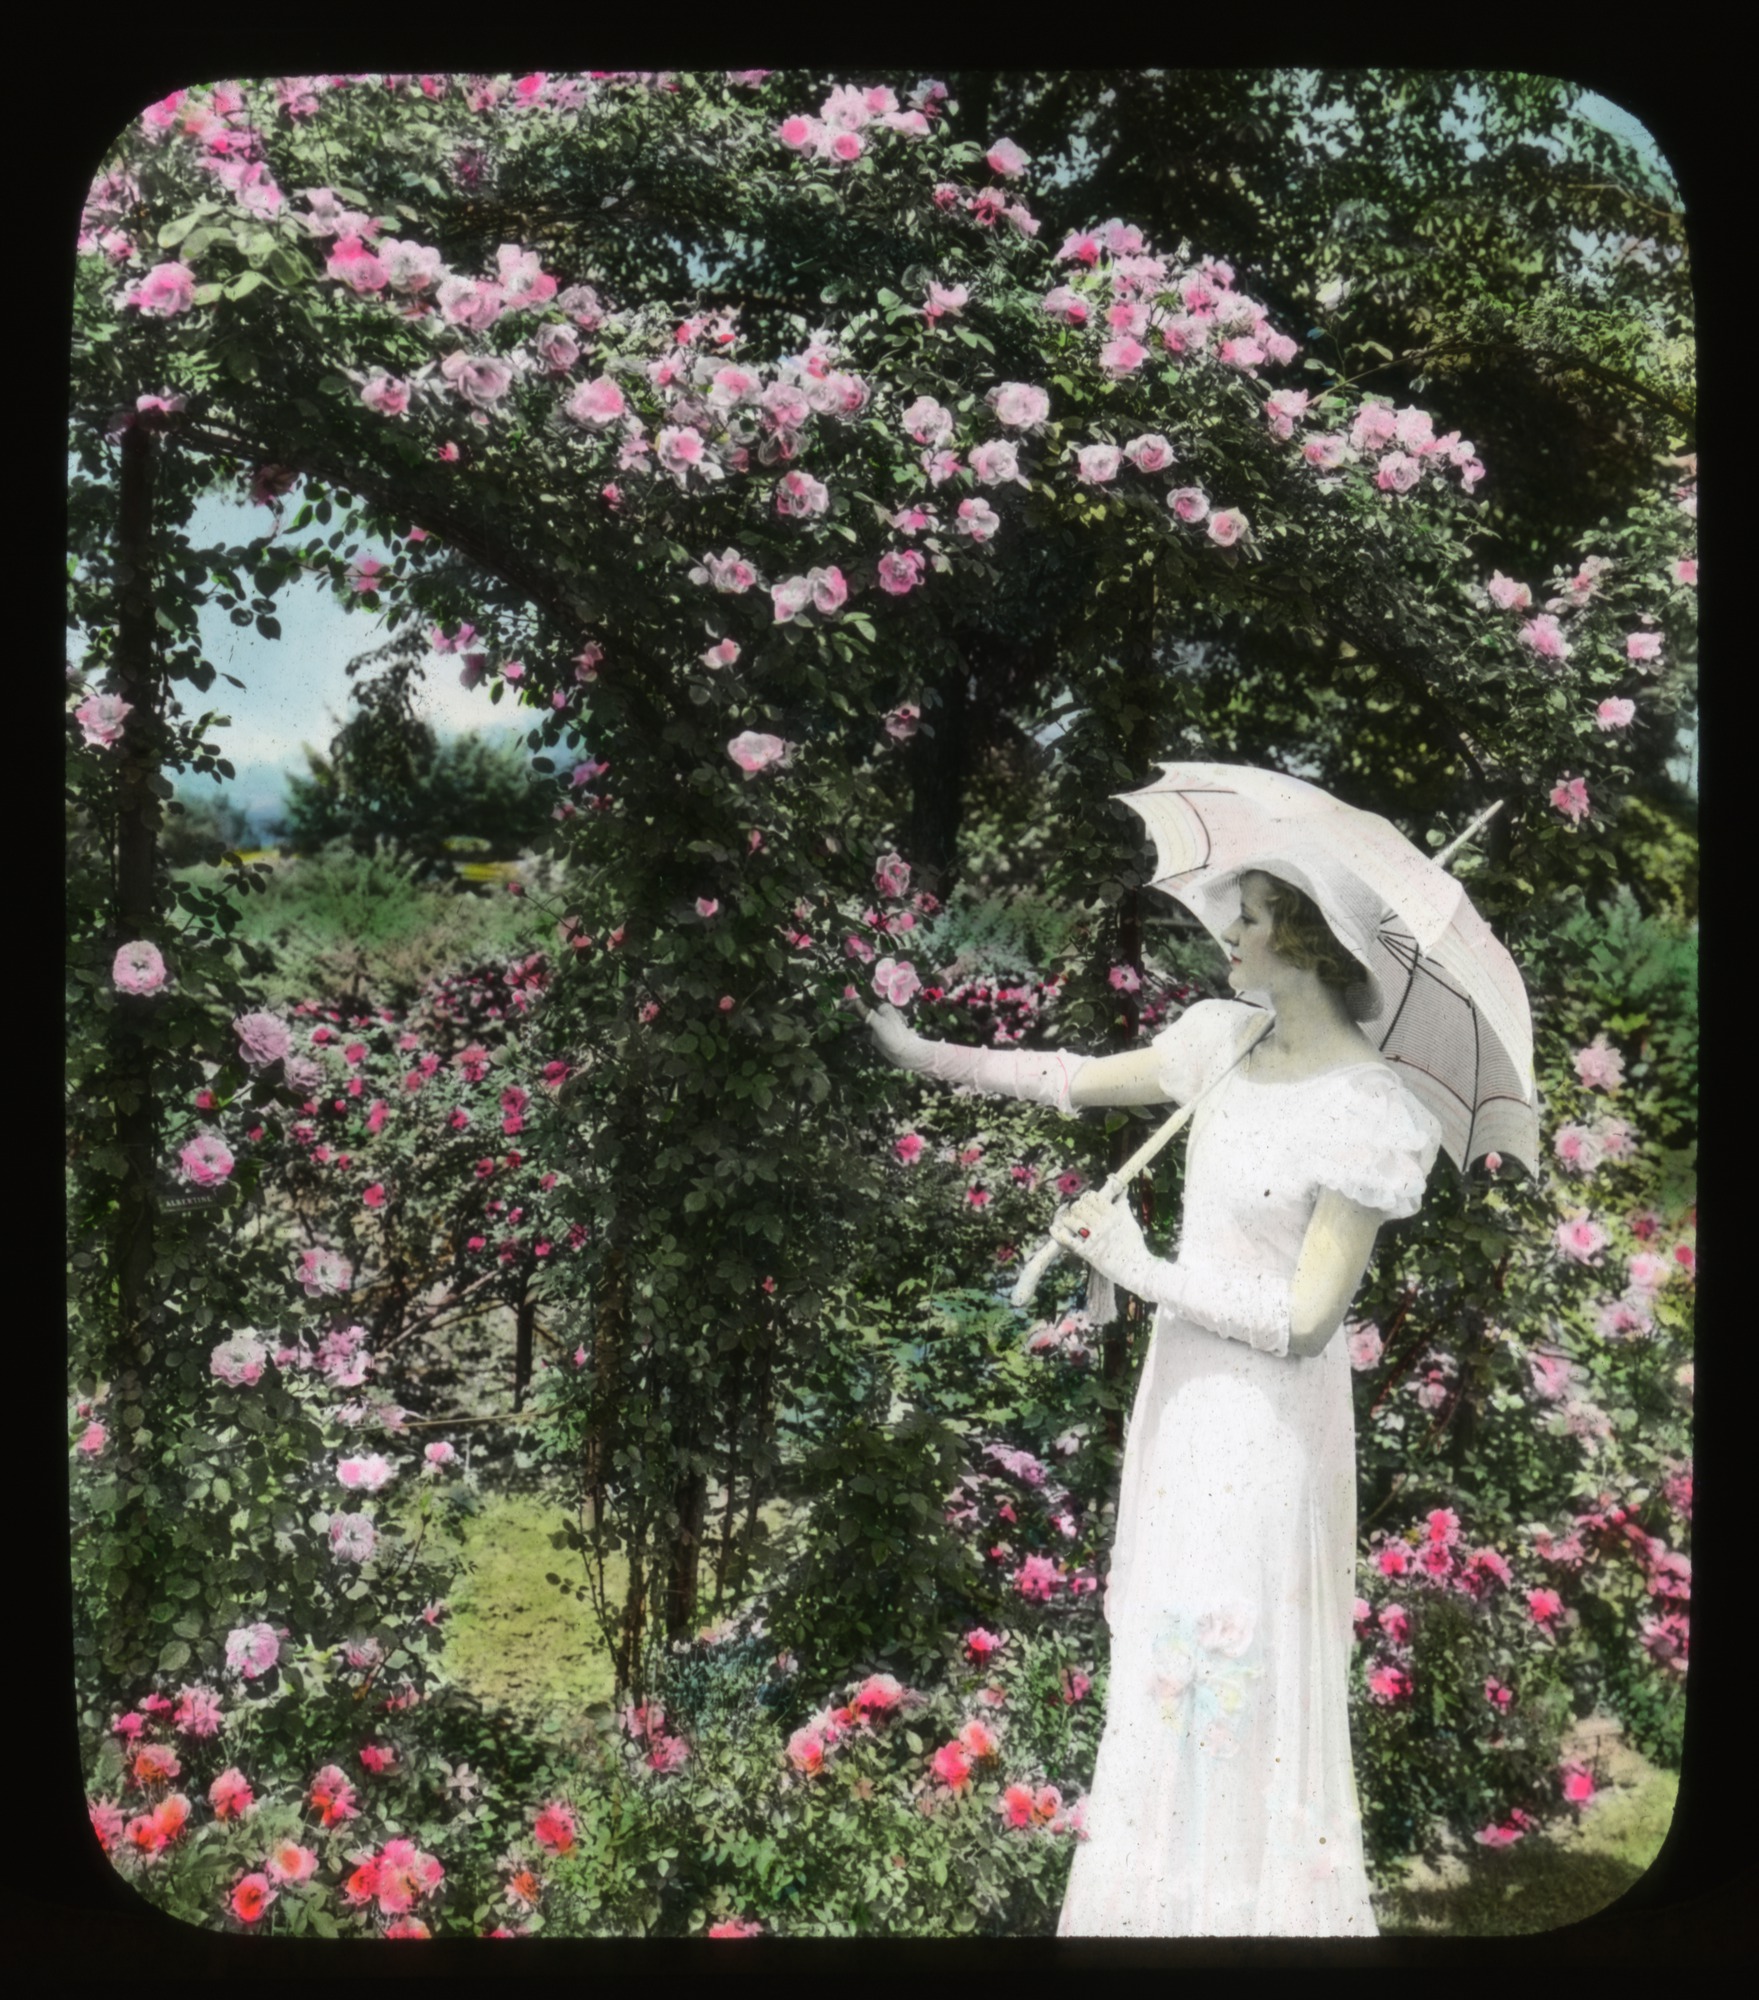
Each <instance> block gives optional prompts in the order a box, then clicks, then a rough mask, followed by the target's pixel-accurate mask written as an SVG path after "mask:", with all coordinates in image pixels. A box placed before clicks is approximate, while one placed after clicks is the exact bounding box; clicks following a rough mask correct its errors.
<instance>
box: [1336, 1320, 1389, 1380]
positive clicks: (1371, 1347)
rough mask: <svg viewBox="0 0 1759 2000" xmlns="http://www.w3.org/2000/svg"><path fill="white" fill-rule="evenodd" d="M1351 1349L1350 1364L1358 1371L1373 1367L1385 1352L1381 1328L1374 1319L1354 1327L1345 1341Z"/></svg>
mask: <svg viewBox="0 0 1759 2000" xmlns="http://www.w3.org/2000/svg"><path fill="white" fill-rule="evenodd" d="M1345 1346H1346V1347H1347V1349H1348V1350H1349V1355H1350V1366H1351V1367H1352V1368H1354V1369H1356V1370H1357V1371H1358V1373H1360V1372H1362V1371H1363V1370H1366V1369H1369V1368H1372V1367H1373V1366H1374V1365H1375V1363H1376V1362H1377V1361H1379V1359H1380V1357H1381V1354H1382V1353H1383V1352H1384V1344H1383V1342H1382V1341H1381V1337H1380V1328H1379V1327H1377V1326H1376V1325H1375V1324H1374V1322H1373V1321H1372V1320H1366V1321H1364V1322H1363V1324H1362V1325H1360V1326H1358V1327H1356V1328H1354V1329H1353V1330H1352V1332H1351V1333H1350V1335H1349V1337H1348V1339H1347V1340H1346V1342H1345Z"/></svg>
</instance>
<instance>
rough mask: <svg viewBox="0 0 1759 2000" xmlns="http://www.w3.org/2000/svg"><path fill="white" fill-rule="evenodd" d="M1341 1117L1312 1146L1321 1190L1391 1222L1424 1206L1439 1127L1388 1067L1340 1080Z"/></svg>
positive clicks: (1342, 1076)
mask: <svg viewBox="0 0 1759 2000" xmlns="http://www.w3.org/2000/svg"><path fill="white" fill-rule="evenodd" d="M1338 1088H1339V1091H1340V1093H1341V1094H1342V1096H1343V1100H1344V1101H1343V1104H1342V1105H1341V1106H1340V1107H1339V1109H1340V1112H1341V1114H1342V1115H1340V1116H1338V1117H1337V1118H1336V1119H1335V1121H1328V1130H1327V1131H1326V1132H1325V1133H1324V1134H1323V1135H1321V1134H1318V1133H1316V1134H1315V1135H1314V1141H1313V1163H1312V1173H1313V1179H1314V1183H1315V1185H1316V1187H1322V1188H1335V1189H1336V1190H1337V1192H1338V1193H1339V1194H1341V1195H1342V1196H1343V1197H1344V1198H1345V1199H1346V1200H1347V1201H1353V1202H1355V1203H1357V1204H1358V1206H1360V1207H1362V1208H1368V1209H1372V1210H1374V1212H1375V1213H1376V1214H1377V1215H1384V1216H1385V1217H1386V1218H1387V1219H1388V1220H1389V1221H1397V1220H1398V1219H1399V1218H1400V1217H1402V1216H1407V1215H1415V1214H1416V1213H1417V1211H1418V1209H1420V1208H1421V1207H1422V1206H1423V1191H1424V1187H1425V1185H1426V1184H1427V1182H1428V1180H1429V1170H1430V1168H1431V1167H1432V1166H1434V1164H1435V1155H1436V1153H1437V1151H1438V1150H1439V1148H1440V1146H1441V1127H1440V1125H1438V1124H1437V1123H1436V1121H1435V1119H1434V1117H1433V1116H1432V1115H1431V1114H1430V1112H1429V1111H1428V1110H1426V1109H1425V1107H1424V1106H1423V1105H1421V1104H1419V1103H1418V1101H1417V1100H1416V1098H1415V1097H1413V1096H1412V1095H1411V1093H1410V1092H1409V1091H1408V1090H1407V1089H1406V1088H1405V1087H1404V1085H1403V1084H1402V1083H1401V1082H1400V1081H1399V1079H1398V1077H1397V1075H1396V1074H1395V1073H1394V1072H1393V1071H1391V1070H1389V1069H1356V1070H1349V1071H1346V1072H1343V1073H1342V1074H1340V1076H1339V1078H1338Z"/></svg>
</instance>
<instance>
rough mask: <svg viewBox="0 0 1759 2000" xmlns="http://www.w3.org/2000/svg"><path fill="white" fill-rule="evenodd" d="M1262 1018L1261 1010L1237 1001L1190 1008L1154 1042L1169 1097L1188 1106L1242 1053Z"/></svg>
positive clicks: (1163, 1030)
mask: <svg viewBox="0 0 1759 2000" xmlns="http://www.w3.org/2000/svg"><path fill="white" fill-rule="evenodd" d="M1260 1019H1262V1015H1261V1014H1260V1011H1259V1009H1258V1008H1256V1007H1248V1006H1246V1005H1244V1004H1243V1003H1242V1002H1240V1001H1238V1000H1199V1001H1198V1002H1197V1004H1196V1006H1194V1007H1187V1008H1186V1009H1185V1011H1184V1013H1182V1014H1181V1015H1180V1016H1179V1018H1178V1019H1177V1020H1176V1021H1175V1022H1174V1023H1173V1024H1172V1026H1171V1027H1170V1028H1163V1029H1162V1030H1161V1032H1160V1033H1159V1034H1158V1035H1156V1036H1155V1038H1154V1042H1153V1047H1154V1050H1155V1053H1156V1054H1157V1055H1158V1056H1159V1057H1160V1059H1161V1071H1160V1080H1161V1087H1162V1088H1163V1089H1164V1090H1165V1091H1166V1094H1167V1095H1168V1097H1170V1098H1171V1099H1172V1100H1173V1102H1174V1103H1175V1104H1189V1103H1190V1102H1191V1100H1192V1098H1194V1097H1195V1096H1197V1094H1198V1093H1199V1092H1200V1091H1202V1090H1203V1089H1205V1088H1206V1087H1207V1086H1208V1085H1209V1084H1210V1083H1212V1082H1213V1081H1214V1080H1215V1078H1216V1077H1217V1076H1218V1075H1220V1073H1221V1072H1222V1071H1223V1070H1224V1069H1226V1068H1227V1066H1228V1064H1229V1063H1230V1062H1232V1060H1233V1059H1234V1057H1235V1056H1236V1055H1238V1054H1239V1052H1240V1044H1241V1042H1242V1041H1243V1040H1244V1038H1245V1035H1246V1032H1247V1030H1248V1029H1249V1028H1250V1027H1251V1025H1252V1023H1253V1022H1254V1021H1257V1020H1260Z"/></svg>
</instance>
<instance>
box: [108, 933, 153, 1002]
mask: <svg viewBox="0 0 1759 2000" xmlns="http://www.w3.org/2000/svg"><path fill="white" fill-rule="evenodd" d="M166 977H167V975H166V971H165V961H164V959H163V958H162V957H160V955H159V947H158V946H157V945H156V944H149V943H147V942H146V940H145V939H144V938H142V939H137V940H136V941H135V942H134V943H133V944H125V945H121V946H119V947H118V949H117V952H116V957H115V959H114V961H113V962H112V964H111V967H110V978H111V982H112V984H113V985H114V986H115V988H116V990H117V992H119V993H157V992H158V990H159V988H160V987H161V986H163V985H164V983H165V980H166Z"/></svg>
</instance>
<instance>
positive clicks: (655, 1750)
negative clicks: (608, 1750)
mask: <svg viewBox="0 0 1759 2000" xmlns="http://www.w3.org/2000/svg"><path fill="white" fill-rule="evenodd" d="M619 1720H620V1721H621V1722H622V1724H623V1731H624V1734H625V1735H626V1736H628V1737H629V1739H630V1741H631V1742H633V1743H634V1744H635V1745H636V1746H637V1747H638V1748H639V1749H640V1751H641V1753H642V1762H643V1763H644V1764H645V1765H646V1767H647V1768H648V1769H649V1770H650V1771H658V1772H662V1773H664V1772H669V1771H680V1770H682V1769H683V1768H684V1766H685V1765H686V1764H687V1763H688V1762H689V1761H690V1745H689V1744H688V1743H687V1742H686V1741H685V1740H684V1738H683V1737H682V1736H674V1735H672V1734H671V1733H670V1732H669V1731H668V1730H667V1728H666V1711H665V1709H664V1708H663V1707H662V1706H661V1705H660V1704H659V1703H658V1702H657V1701H649V1702H643V1703H641V1704H640V1705H639V1706H638V1705H636V1704H633V1703H632V1704H630V1705H629V1706H628V1707H626V1708H625V1709H624V1710H623V1713H622V1715H621V1717H620V1718H619Z"/></svg>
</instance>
